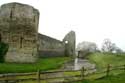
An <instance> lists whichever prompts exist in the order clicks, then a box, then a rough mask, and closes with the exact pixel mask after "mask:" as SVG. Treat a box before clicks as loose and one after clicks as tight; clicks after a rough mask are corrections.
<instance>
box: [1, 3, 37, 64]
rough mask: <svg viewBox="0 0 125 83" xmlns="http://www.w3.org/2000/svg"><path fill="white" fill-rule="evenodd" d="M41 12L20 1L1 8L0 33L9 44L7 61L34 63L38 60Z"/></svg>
mask: <svg viewBox="0 0 125 83" xmlns="http://www.w3.org/2000/svg"><path fill="white" fill-rule="evenodd" d="M38 22H39V12H38V10H37V9H35V8H33V7H31V6H29V5H26V4H20V3H8V4H4V5H2V6H1V8H0V34H1V36H2V41H3V42H5V43H8V44H9V49H8V52H7V54H6V56H5V61H6V62H21V63H22V62H23V63H24V62H26V63H32V62H35V61H36V60H37V40H38V37H37V36H38V35H37V33H38Z"/></svg>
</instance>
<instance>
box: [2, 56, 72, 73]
mask: <svg viewBox="0 0 125 83" xmlns="http://www.w3.org/2000/svg"><path fill="white" fill-rule="evenodd" d="M68 60H70V58H69V57H54V58H43V59H39V61H38V62H37V63H34V64H17V63H0V73H17V72H36V71H37V70H38V69H40V70H41V71H46V70H51V69H57V68H60V67H61V66H62V65H63V64H64V63H65V62H66V61H68Z"/></svg>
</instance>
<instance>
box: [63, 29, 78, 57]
mask: <svg viewBox="0 0 125 83" xmlns="http://www.w3.org/2000/svg"><path fill="white" fill-rule="evenodd" d="M63 42H65V55H66V56H71V57H72V56H75V43H76V36H75V32H74V31H70V32H69V33H68V34H67V35H66V36H65V37H64V39H63Z"/></svg>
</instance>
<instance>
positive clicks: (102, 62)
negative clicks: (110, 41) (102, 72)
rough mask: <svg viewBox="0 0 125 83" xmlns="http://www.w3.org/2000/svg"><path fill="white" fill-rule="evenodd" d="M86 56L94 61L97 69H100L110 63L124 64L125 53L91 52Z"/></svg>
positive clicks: (113, 64)
mask: <svg viewBox="0 0 125 83" xmlns="http://www.w3.org/2000/svg"><path fill="white" fill-rule="evenodd" d="M87 58H88V59H89V60H90V62H92V63H95V64H96V66H97V68H98V69H102V68H104V67H106V66H107V65H108V64H111V65H112V66H119V65H125V55H121V56H117V55H114V54H108V53H107V54H103V53H93V54H91V55H90V56H88V57H87Z"/></svg>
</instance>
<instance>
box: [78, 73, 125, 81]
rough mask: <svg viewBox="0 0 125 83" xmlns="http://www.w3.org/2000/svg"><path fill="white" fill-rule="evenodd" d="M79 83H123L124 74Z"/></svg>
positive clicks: (124, 79)
mask: <svg viewBox="0 0 125 83" xmlns="http://www.w3.org/2000/svg"><path fill="white" fill-rule="evenodd" d="M79 83H125V73H122V74H119V75H116V76H109V77H104V78H101V79H98V80H84V81H83V82H79Z"/></svg>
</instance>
